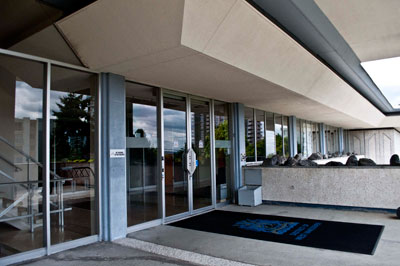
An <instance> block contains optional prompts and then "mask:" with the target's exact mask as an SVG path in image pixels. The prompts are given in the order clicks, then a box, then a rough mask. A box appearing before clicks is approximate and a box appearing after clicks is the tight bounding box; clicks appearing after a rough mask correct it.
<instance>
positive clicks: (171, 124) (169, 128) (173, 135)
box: [164, 108, 186, 151]
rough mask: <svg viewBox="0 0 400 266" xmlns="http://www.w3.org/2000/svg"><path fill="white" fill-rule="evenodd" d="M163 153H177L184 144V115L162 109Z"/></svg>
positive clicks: (183, 113)
mask: <svg viewBox="0 0 400 266" xmlns="http://www.w3.org/2000/svg"><path fill="white" fill-rule="evenodd" d="M164 129H165V130H164V143H165V151H179V150H181V149H183V148H185V143H186V113H185V112H184V111H176V110H171V109H166V108H165V109H164Z"/></svg>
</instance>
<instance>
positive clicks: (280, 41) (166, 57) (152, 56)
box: [57, 0, 400, 128]
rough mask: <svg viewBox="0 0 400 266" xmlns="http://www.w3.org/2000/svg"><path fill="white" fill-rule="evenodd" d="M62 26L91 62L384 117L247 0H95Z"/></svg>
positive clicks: (305, 110) (356, 117)
mask: <svg viewBox="0 0 400 266" xmlns="http://www.w3.org/2000/svg"><path fill="white" fill-rule="evenodd" d="M57 27H58V28H59V29H60V30H61V31H62V33H63V35H64V36H65V38H66V39H67V40H68V42H69V43H70V45H71V46H72V48H73V49H74V51H75V52H76V53H77V55H78V56H79V58H80V60H81V61H82V62H83V63H84V64H85V65H86V66H88V67H89V68H91V69H96V70H100V71H104V72H113V73H116V74H120V75H124V76H125V77H126V78H127V79H131V80H134V81H139V82H143V83H148V84H151V85H155V86H160V87H164V88H170V89H174V90H179V91H182V92H187V93H191V94H195V95H200V96H204V97H210V98H214V99H218V100H223V101H228V102H241V103H244V104H245V105H248V106H250V107H255V108H259V109H262V110H266V111H272V112H277V113H282V114H285V115H295V116H297V117H298V118H303V119H308V120H312V121H316V122H323V123H327V124H330V125H334V126H341V127H344V128H370V127H379V126H380V125H381V123H383V122H384V121H385V120H386V119H385V116H384V115H383V114H382V113H381V112H380V111H379V110H377V109H376V108H375V107H374V106H373V105H372V104H371V103H370V102H368V101H367V100H366V99H365V98H363V97H362V96H361V95H360V94H358V93H357V92H356V91H355V90H354V89H353V88H352V87H350V86H349V85H348V84H347V83H345V82H344V81H343V80H342V79H340V78H339V77H338V76H337V75H336V74H335V73H334V72H332V71H331V70H330V69H329V68H327V67H326V66H325V65H323V64H322V63H321V62H320V61H318V60H317V59H316V58H315V57H313V56H312V55H311V54H310V53H309V52H308V51H306V50H305V49H304V48H303V47H301V46H300V45H299V44H298V43H296V42H295V41H294V40H292V39H291V38H290V37H289V36H288V35H287V34H286V33H284V32H283V31H281V30H280V29H279V28H278V27H277V26H275V25H274V24H273V23H272V22H271V21H269V20H268V19H267V18H265V17H264V16H263V15H261V14H260V13H259V12H258V11H257V10H255V9H254V8H253V7H252V6H251V5H249V4H248V3H247V2H246V1H244V0H219V1H216V0H202V1H198V0H185V1H184V0H169V1H156V0H137V1H128V0H117V1H105V0H99V1H96V2H95V3H93V4H91V5H89V6H87V7H86V8H84V9H82V10H80V11H78V12H76V13H74V14H72V15H70V16H69V17H67V18H65V19H63V20H61V21H59V22H58V23H57ZM396 121H397V120H396ZM399 125H400V123H399ZM393 126H394V125H393Z"/></svg>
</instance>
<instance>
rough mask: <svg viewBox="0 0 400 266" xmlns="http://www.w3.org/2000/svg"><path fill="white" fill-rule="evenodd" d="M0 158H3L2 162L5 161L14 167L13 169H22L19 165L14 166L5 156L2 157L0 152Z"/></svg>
mask: <svg viewBox="0 0 400 266" xmlns="http://www.w3.org/2000/svg"><path fill="white" fill-rule="evenodd" d="M0 159H1V160H3V161H4V162H6V163H7V164H8V165H11V166H12V167H14V169H15V171H21V170H22V169H21V168H20V167H18V166H16V165H15V164H14V163H13V162H11V161H10V160H8V159H7V158H5V157H3V156H2V155H1V154H0Z"/></svg>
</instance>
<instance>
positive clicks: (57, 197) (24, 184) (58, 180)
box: [0, 136, 73, 232]
mask: <svg viewBox="0 0 400 266" xmlns="http://www.w3.org/2000/svg"><path fill="white" fill-rule="evenodd" d="M0 142H3V143H4V144H6V145H7V146H8V147H10V148H11V149H13V150H14V151H16V152H17V153H19V154H20V155H22V156H23V157H24V158H25V160H26V165H27V176H26V179H27V180H26V181H16V180H15V178H13V177H12V176H10V175H9V174H7V173H6V172H4V171H2V170H0V175H1V176H4V177H6V178H7V179H8V180H10V181H11V182H2V183H0V187H1V186H19V187H21V188H23V189H26V190H27V191H26V192H25V193H23V194H22V195H20V196H19V197H17V198H16V199H12V200H13V202H12V203H11V204H10V205H9V206H8V207H6V208H5V209H4V210H2V211H0V222H8V221H13V220H19V219H26V218H28V219H29V228H30V231H31V232H34V229H35V217H37V216H40V215H43V213H42V212H39V211H38V212H36V213H35V212H34V209H33V205H34V204H33V198H34V195H35V193H41V189H42V187H40V186H39V184H43V181H41V180H31V173H30V165H31V164H32V163H33V164H34V165H37V166H39V167H40V168H42V169H43V165H42V164H41V163H40V162H38V161H37V160H35V159H34V158H32V157H31V156H30V155H28V154H26V153H25V152H23V151H21V150H19V149H18V148H17V147H15V146H14V145H13V144H11V143H10V142H9V141H8V140H7V139H5V138H4V137H2V136H0ZM0 159H2V160H3V161H5V162H6V163H8V164H10V165H12V166H13V167H14V169H15V170H16V171H17V169H20V170H22V169H21V168H20V167H18V166H16V165H15V164H13V163H12V162H11V161H9V160H8V159H6V158H4V157H2V156H1V157H0ZM18 171H19V170H18ZM50 175H52V176H53V177H54V179H52V180H50V182H51V183H53V184H54V190H53V194H50V204H51V205H52V206H54V207H56V209H55V210H52V211H50V213H58V215H59V225H60V226H61V227H63V226H64V212H65V211H69V210H72V208H64V188H63V185H64V184H65V181H72V180H73V179H72V178H62V177H60V176H59V175H57V174H56V173H55V172H54V171H50ZM71 183H72V182H71ZM25 199H26V200H27V206H26V209H27V214H26V215H16V216H12V217H5V215H6V214H8V213H9V212H10V211H11V210H13V209H14V208H15V207H17V206H19V205H20V203H21V202H23V201H24V200H25ZM51 199H53V202H51ZM3 200H4V199H3ZM56 201H57V203H55V202H56ZM38 205H39V200H38ZM2 217H4V218H2Z"/></svg>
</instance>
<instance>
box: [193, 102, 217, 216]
mask: <svg viewBox="0 0 400 266" xmlns="http://www.w3.org/2000/svg"><path fill="white" fill-rule="evenodd" d="M191 127H192V148H193V150H194V151H195V152H196V155H197V161H198V165H197V168H196V171H195V172H194V173H193V178H192V180H193V209H199V208H202V207H206V206H210V205H211V204H212V200H211V148H210V106H209V103H208V102H203V101H198V100H194V99H192V100H191Z"/></svg>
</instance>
